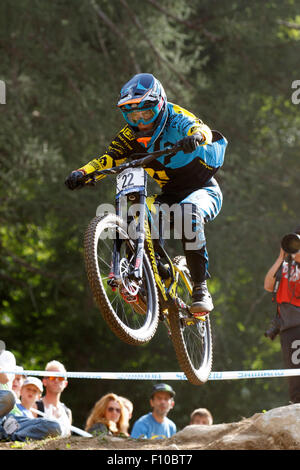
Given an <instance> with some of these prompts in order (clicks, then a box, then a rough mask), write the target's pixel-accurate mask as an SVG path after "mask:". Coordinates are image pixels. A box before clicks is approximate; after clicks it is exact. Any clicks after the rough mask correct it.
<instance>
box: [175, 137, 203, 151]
mask: <svg viewBox="0 0 300 470" xmlns="http://www.w3.org/2000/svg"><path fill="white" fill-rule="evenodd" d="M202 142H204V137H203V135H202V134H194V135H189V136H187V137H185V138H184V139H182V140H180V141H179V142H178V145H180V146H181V147H182V150H183V152H184V153H192V152H193V151H194V150H196V148H197V146H198V145H200V144H202Z"/></svg>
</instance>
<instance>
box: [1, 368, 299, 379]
mask: <svg viewBox="0 0 300 470" xmlns="http://www.w3.org/2000/svg"><path fill="white" fill-rule="evenodd" d="M1 373H5V374H17V375H20V370H10V371H4V370H2V371H1ZM21 374H22V375H35V376H41V377H47V376H51V377H66V378H73V379H101V380H105V379H108V380H187V378H186V376H185V374H184V373H183V372H67V373H65V374H62V373H60V372H52V371H51V372H45V371H37V370H24V371H22V372H21ZM297 375H300V369H273V370H272V369H271V370H239V371H223V372H211V373H210V375H209V378H208V380H240V379H266V378H271V377H293V376H297Z"/></svg>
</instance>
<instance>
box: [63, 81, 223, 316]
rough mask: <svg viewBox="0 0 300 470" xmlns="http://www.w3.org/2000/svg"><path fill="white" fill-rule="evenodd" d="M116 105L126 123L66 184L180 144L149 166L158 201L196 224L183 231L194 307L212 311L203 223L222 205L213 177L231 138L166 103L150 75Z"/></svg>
mask: <svg viewBox="0 0 300 470" xmlns="http://www.w3.org/2000/svg"><path fill="white" fill-rule="evenodd" d="M118 107H119V108H120V110H121V112H122V114H123V116H124V118H125V120H126V122H127V125H126V126H125V127H124V128H123V129H121V130H120V132H119V133H118V135H117V136H116V137H115V139H114V140H113V141H112V142H111V144H110V145H109V147H108V149H107V151H106V152H105V153H104V154H103V155H101V156H99V157H96V158H94V159H93V160H91V161H90V162H89V163H87V164H86V165H84V166H82V167H81V168H79V169H78V170H75V171H72V173H71V174H70V175H69V176H68V177H67V179H66V181H65V184H66V185H67V187H68V188H69V189H75V188H78V187H80V186H83V184H84V180H85V176H86V175H88V174H90V173H92V172H93V171H95V170H104V169H107V168H111V167H113V166H117V165H120V164H121V163H123V162H124V161H125V160H126V159H127V158H128V157H130V155H132V154H133V153H141V152H143V153H145V155H146V154H147V152H149V153H151V152H153V151H156V150H162V149H164V148H165V147H169V146H170V145H172V144H175V143H179V144H180V145H181V148H182V150H180V151H178V152H177V153H176V154H175V155H173V156H171V157H170V156H161V157H158V158H157V159H155V160H153V161H152V162H151V163H149V164H148V165H147V167H146V168H145V170H146V171H147V173H148V174H149V175H150V176H151V177H152V178H153V179H154V180H155V181H156V182H157V183H158V184H159V186H160V187H161V188H162V193H161V194H160V195H159V196H157V197H156V199H155V203H159V204H162V203H165V204H167V205H169V206H171V205H173V204H179V205H180V207H181V208H182V214H183V217H189V220H190V221H191V222H192V227H193V232H194V242H193V243H191V239H190V237H189V238H188V237H186V236H185V233H184V231H183V233H182V243H183V249H184V254H185V256H186V261H187V265H188V268H189V270H190V273H191V277H192V281H193V294H192V299H193V301H192V305H191V307H190V310H191V312H193V313H199V312H210V311H212V310H213V308H214V306H213V302H212V298H211V295H210V293H209V291H208V288H207V284H206V280H207V279H208V278H209V277H210V275H209V273H208V254H207V249H206V241H205V235H204V224H205V223H206V222H208V221H210V220H213V219H214V218H215V217H216V216H217V215H218V213H219V211H220V209H221V205H222V193H221V190H220V187H219V185H218V183H217V182H216V180H215V178H214V177H213V176H214V174H215V173H216V172H217V171H218V169H219V168H220V167H221V166H222V164H223V161H224V155H225V150H226V146H227V140H226V138H225V137H224V136H222V135H221V134H220V133H219V132H216V131H211V130H210V128H209V127H208V126H207V125H205V124H204V123H203V122H202V121H201V120H200V119H198V118H197V117H196V116H194V114H192V113H190V112H189V111H186V110H185V109H183V108H181V107H180V106H178V105H176V104H173V103H170V102H168V101H167V97H166V94H165V91H164V89H163V87H162V85H161V83H160V82H159V81H158V80H157V79H156V78H155V77H154V76H153V75H151V74H149V73H140V74H137V75H135V76H134V77H133V78H132V79H131V80H129V81H128V82H127V83H126V84H125V85H124V86H123V88H122V89H121V93H120V97H119V101H118ZM178 141H179V142H178ZM103 177H104V175H101V176H98V177H97V178H96V179H100V178H103Z"/></svg>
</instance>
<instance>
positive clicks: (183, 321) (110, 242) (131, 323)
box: [84, 144, 213, 385]
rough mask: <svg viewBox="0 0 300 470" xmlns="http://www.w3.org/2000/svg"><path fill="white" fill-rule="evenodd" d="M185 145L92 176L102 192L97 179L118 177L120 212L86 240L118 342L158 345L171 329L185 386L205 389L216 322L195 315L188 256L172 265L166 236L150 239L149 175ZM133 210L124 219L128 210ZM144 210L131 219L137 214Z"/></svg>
mask: <svg viewBox="0 0 300 470" xmlns="http://www.w3.org/2000/svg"><path fill="white" fill-rule="evenodd" d="M179 150H180V147H179V146H178V145H176V144H175V145H174V146H172V147H168V148H165V149H164V150H159V151H155V152H153V153H151V154H150V153H148V154H146V156H145V154H134V155H132V156H131V160H130V161H127V162H125V163H123V164H120V165H119V166H117V167H113V168H110V169H105V170H96V171H94V172H93V173H90V174H88V175H86V177H85V183H84V184H85V185H95V183H96V182H97V179H96V178H97V176H98V175H115V176H116V197H115V212H111V213H106V214H104V215H102V216H98V215H97V216H96V217H94V218H93V219H92V220H91V222H90V224H89V225H88V228H87V230H86V233H85V238H84V258H85V266H86V271H87V277H88V280H89V284H90V288H91V291H92V294H93V297H94V299H95V301H96V303H97V306H98V307H99V310H100V312H101V314H102V316H103V318H104V320H105V321H106V323H107V324H108V326H109V327H110V329H111V330H112V331H113V332H114V334H115V335H116V336H117V337H119V339H121V340H122V341H124V342H126V343H128V344H131V345H141V344H145V343H147V342H149V341H150V340H151V338H153V336H154V334H155V332H156V330H157V328H158V325H159V323H160V322H162V323H164V324H165V325H166V327H167V330H168V333H169V336H170V338H171V340H172V343H173V346H174V349H175V352H176V356H177V360H178V362H179V365H180V367H181V370H182V371H183V372H184V373H185V375H186V378H187V379H188V380H189V382H191V383H192V384H195V385H201V384H203V383H205V382H206V381H207V379H208V377H209V374H210V372H211V367H212V349H213V348H212V335H211V324H210V319H209V315H204V314H203V315H202V314H201V315H200V316H198V317H197V318H196V317H195V316H194V315H193V314H192V313H191V312H190V310H189V305H190V303H191V301H192V299H191V294H192V289H193V285H192V280H191V276H190V273H189V269H188V267H187V264H186V259H185V257H184V256H176V257H175V258H174V259H173V260H171V259H170V257H169V255H168V254H167V251H166V250H165V248H164V246H163V240H162V239H161V234H160V235H159V237H158V238H157V239H155V240H153V239H152V237H151V229H150V227H152V225H151V223H152V221H153V215H152V214H151V210H149V208H148V206H147V203H146V197H147V173H146V171H145V170H144V168H145V167H146V166H147V164H149V163H150V161H152V160H153V159H154V158H158V157H159V156H162V155H169V156H170V157H171V156H172V154H173V155H175V154H176V152H178V151H179ZM124 201H125V204H126V205H127V206H128V207H129V209H128V211H126V216H125V217H124V216H122V210H124V208H122V204H123V206H124ZM134 204H138V208H139V210H138V211H137V212H136V213H134V214H132V213H131V212H130V208H132V207H133V206H134Z"/></svg>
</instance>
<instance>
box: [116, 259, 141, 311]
mask: <svg viewBox="0 0 300 470" xmlns="http://www.w3.org/2000/svg"><path fill="white" fill-rule="evenodd" d="M129 270H130V264H129V262H128V260H127V258H122V259H121V261H120V276H121V280H122V287H121V294H122V296H123V295H126V296H127V295H129V296H132V297H133V299H132V300H131V301H132V302H135V301H136V296H137V294H138V291H139V290H140V286H139V284H138V283H137V282H136V281H133V280H132V279H129ZM128 301H129V299H128Z"/></svg>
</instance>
